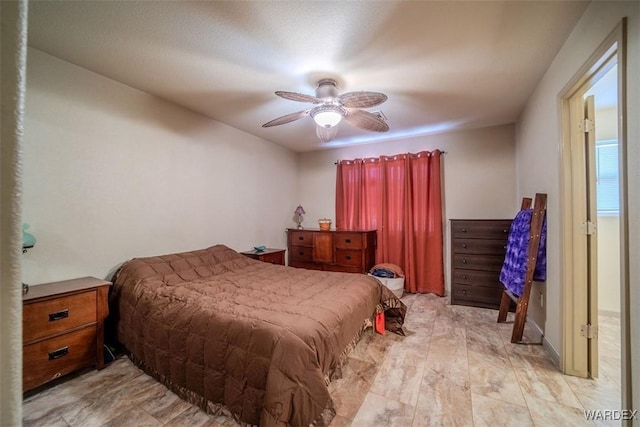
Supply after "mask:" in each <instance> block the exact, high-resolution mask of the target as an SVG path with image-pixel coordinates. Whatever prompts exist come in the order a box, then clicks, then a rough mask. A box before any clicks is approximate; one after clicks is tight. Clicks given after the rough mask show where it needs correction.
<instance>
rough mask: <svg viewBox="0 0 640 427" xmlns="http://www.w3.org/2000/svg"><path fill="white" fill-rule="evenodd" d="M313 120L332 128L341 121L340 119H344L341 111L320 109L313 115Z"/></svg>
mask: <svg viewBox="0 0 640 427" xmlns="http://www.w3.org/2000/svg"><path fill="white" fill-rule="evenodd" d="M313 120H314V121H315V122H316V123H317V124H318V126H322V127H325V128H331V127H334V126H335V125H337V124H338V123H340V120H342V114H340V112H339V111H334V110H324V111H319V112H317V113H316V114H314V115H313Z"/></svg>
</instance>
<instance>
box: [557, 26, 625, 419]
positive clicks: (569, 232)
mask: <svg viewBox="0 0 640 427" xmlns="http://www.w3.org/2000/svg"><path fill="white" fill-rule="evenodd" d="M626 34H627V21H626V18H624V19H623V20H622V21H621V22H620V23H619V24H618V25H617V26H616V28H615V29H614V30H613V31H612V32H611V34H610V35H609V36H608V37H607V38H606V39H605V40H604V41H603V42H602V43H601V45H600V46H599V47H598V49H596V51H595V52H594V53H593V54H592V55H591V57H590V58H589V59H588V60H587V62H586V63H585V64H584V65H583V66H582V67H581V68H580V70H578V72H577V73H576V74H575V76H574V77H573V78H572V79H571V80H570V81H569V83H568V84H567V85H566V86H565V88H564V89H563V90H562V91H561V93H560V95H559V101H560V107H561V108H560V111H561V114H562V117H561V122H562V145H561V147H560V159H561V160H560V167H561V187H560V196H561V197H560V203H561V221H562V223H561V230H562V233H561V240H562V243H561V248H562V261H561V275H562V283H563V291H562V322H563V325H562V347H563V351H562V358H561V360H560V368H561V370H562V371H563V372H564V373H566V374H569V375H576V376H583V377H587V376H589V375H590V372H589V364H588V360H586V361H585V359H584V357H583V355H584V354H587V353H588V345H587V343H586V340H585V344H584V348H583V349H577V348H576V343H577V341H576V339H575V337H576V335H579V330H580V324H581V323H580V322H583V321H584V316H585V309H586V311H587V312H588V310H589V308H590V307H589V301H588V295H584V294H583V293H582V292H580V288H579V287H578V286H577V285H576V281H577V280H579V279H582V277H581V274H582V273H579V271H582V272H584V273H585V274H586V271H587V263H586V258H583V259H580V258H578V259H576V254H579V253H581V251H582V248H580V247H578V246H579V245H582V244H583V243H582V242H584V241H585V240H584V239H581V237H580V235H579V234H578V233H580V228H579V227H576V225H575V223H576V220H575V219H574V217H575V216H574V214H576V213H577V212H576V209H577V208H576V203H580V200H581V199H583V200H584V199H586V190H584V183H581V182H579V181H578V180H579V179H582V180H586V177H584V176H583V177H582V178H580V177H579V176H577V174H576V171H575V170H574V169H575V168H574V164H575V162H576V161H577V160H578V159H576V158H575V156H574V157H572V152H571V145H572V142H574V143H575V140H576V135H575V132H574V129H573V127H572V126H571V123H572V117H571V111H572V108H571V102H572V101H571V99H572V98H574V99H575V95H576V94H578V93H580V92H581V91H584V88H585V87H586V86H590V85H591V84H593V83H594V82H595V81H597V80H598V79H599V78H600V77H601V76H602V74H603V73H604V72H605V71H606V64H607V63H608V62H609V61H610V60H611V59H612V57H614V56H615V59H616V61H617V65H618V109H619V110H618V147H619V148H618V150H619V154H618V156H619V183H620V287H621V289H620V295H621V297H620V298H621V304H620V310H621V311H620V326H621V346H622V354H621V362H622V363H621V368H622V372H621V375H622V407H623V408H625V407H629V406H628V405H629V404H631V387H630V386H631V384H630V373H631V370H630V362H631V354H630V351H631V349H630V322H629V272H628V265H629V250H628V248H629V240H628V232H627V230H628V221H629V219H628V208H627V206H628V201H627V197H628V196H627V194H628V192H627V172H626V171H627V167H626V165H627V155H626V151H627V149H626V147H627V127H626V122H627V120H626V117H627V107H626V105H627V102H626ZM580 188H583V190H584V191H582V194H581V195H576V194H574V193H576V192H577V191H580ZM579 221H580V220H578V222H579ZM577 272H578V273H577ZM589 292H591V293H592V294H593V295H597V294H596V293H595V292H597V289H589ZM596 314H597V313H596ZM581 352H582V354H581ZM585 362H586V364H585Z"/></svg>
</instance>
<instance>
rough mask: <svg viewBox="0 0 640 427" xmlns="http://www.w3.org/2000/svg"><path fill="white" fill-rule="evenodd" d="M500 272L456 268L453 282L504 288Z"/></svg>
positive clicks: (452, 278)
mask: <svg viewBox="0 0 640 427" xmlns="http://www.w3.org/2000/svg"><path fill="white" fill-rule="evenodd" d="M499 276H500V274H499V273H498V272H495V271H478V270H463V269H460V268H455V269H454V270H453V274H452V277H451V282H452V283H456V284H460V285H470V286H485V287H491V288H498V289H501V290H502V288H503V285H502V283H500V280H499Z"/></svg>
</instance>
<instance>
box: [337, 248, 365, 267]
mask: <svg viewBox="0 0 640 427" xmlns="http://www.w3.org/2000/svg"><path fill="white" fill-rule="evenodd" d="M336 264H338V265H345V266H353V267H360V266H361V265H362V251H355V250H351V251H350V250H346V249H336Z"/></svg>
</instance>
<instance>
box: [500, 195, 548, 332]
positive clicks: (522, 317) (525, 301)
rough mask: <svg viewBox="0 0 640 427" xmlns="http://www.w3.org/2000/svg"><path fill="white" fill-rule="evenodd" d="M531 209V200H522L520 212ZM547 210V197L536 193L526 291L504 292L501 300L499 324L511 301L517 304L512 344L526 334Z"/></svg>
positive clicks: (506, 290)
mask: <svg viewBox="0 0 640 427" xmlns="http://www.w3.org/2000/svg"><path fill="white" fill-rule="evenodd" d="M524 209H531V198H529V197H525V198H523V199H522V205H521V207H520V210H524ZM546 209H547V195H546V194H544V193H536V196H535V202H534V204H533V215H532V216H531V231H530V234H529V246H528V248H527V270H526V275H525V281H524V290H523V292H522V295H520V297H517V296H515V295H514V294H513V293H512V292H511V291H509V290H508V289H506V288H505V289H504V290H503V291H502V299H501V300H500V311H499V312H498V323H503V322H505V321H506V320H507V314H508V313H509V306H510V305H511V301H512V300H513V301H515V303H516V314H515V320H514V322H513V332H512V333H511V342H512V343H519V342H521V341H522V334H523V333H524V324H525V321H526V320H527V308H528V307H529V297H530V295H531V285H532V283H533V272H534V270H535V268H536V259H537V256H538V247H539V246H540V233H541V232H542V225H543V223H544V217H545V212H546Z"/></svg>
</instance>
